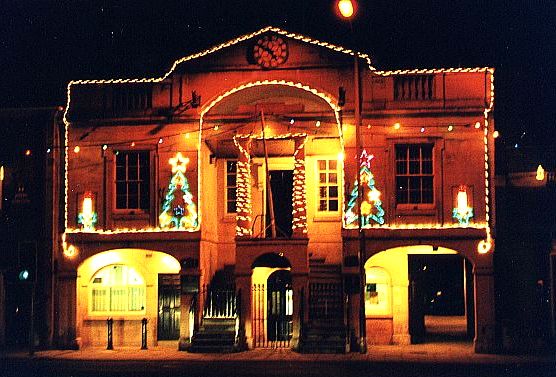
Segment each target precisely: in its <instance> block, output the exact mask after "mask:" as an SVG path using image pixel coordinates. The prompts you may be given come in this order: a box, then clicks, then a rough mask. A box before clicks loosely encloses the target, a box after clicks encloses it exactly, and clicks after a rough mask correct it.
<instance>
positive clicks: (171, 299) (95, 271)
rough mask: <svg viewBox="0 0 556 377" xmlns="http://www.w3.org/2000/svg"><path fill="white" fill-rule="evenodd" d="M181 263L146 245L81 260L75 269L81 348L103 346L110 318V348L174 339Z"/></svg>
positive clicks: (77, 322) (177, 336) (78, 329)
mask: <svg viewBox="0 0 556 377" xmlns="http://www.w3.org/2000/svg"><path fill="white" fill-rule="evenodd" d="M180 269H181V266H180V263H179V262H178V261H177V260H176V259H175V258H174V257H173V256H171V255H169V254H166V253H163V252H159V251H152V250H144V249H115V250H109V251H104V252H101V253H97V254H95V255H93V256H91V257H89V258H87V259H85V260H84V261H83V262H82V263H81V264H80V265H79V267H78V269H77V284H76V285H77V296H76V299H77V313H76V325H77V337H78V339H80V341H81V345H83V346H106V342H107V338H106V332H107V329H106V326H107V324H106V319H107V318H109V317H111V318H113V319H114V321H113V331H112V334H113V344H114V346H115V347H116V346H139V345H141V329H142V326H141V320H142V319H143V318H146V319H147V321H148V322H147V323H148V325H147V343H148V344H149V345H156V344H158V341H159V340H177V339H178V338H179V328H180V320H181V318H180V296H181V292H180V289H179V271H180Z"/></svg>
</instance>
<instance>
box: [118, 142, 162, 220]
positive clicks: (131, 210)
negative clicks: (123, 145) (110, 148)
mask: <svg viewBox="0 0 556 377" xmlns="http://www.w3.org/2000/svg"><path fill="white" fill-rule="evenodd" d="M151 152H152V151H151V150H150V149H147V148H138V149H137V150H135V149H133V150H132V149H123V150H122V149H119V150H117V151H114V163H113V167H114V178H113V182H114V185H113V190H114V191H113V206H112V207H113V210H114V213H117V214H149V213H150V212H151V207H152V196H153V195H152V191H153V190H152V186H153V174H152V169H153V161H152V153H151ZM132 153H136V154H137V155H138V159H137V171H138V173H137V179H136V180H130V179H129V178H128V177H129V176H128V159H126V179H125V180H118V166H119V165H118V158H119V157H120V156H122V155H126V156H127V155H130V154H132ZM140 154H145V155H146V156H147V160H146V161H147V162H148V169H147V178H148V181H147V185H146V186H147V198H146V199H144V200H142V198H141V195H142V192H141V190H140V187H141V179H140V171H141V166H140V163H139V161H140V158H139V155H140ZM118 183H125V184H126V185H128V184H129V183H135V184H137V185H138V190H137V207H130V206H129V193H127V194H126V207H125V208H119V207H118ZM143 201H145V202H146V205H145V206H142V204H141V203H142V202H143Z"/></svg>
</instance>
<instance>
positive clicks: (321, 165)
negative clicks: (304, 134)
mask: <svg viewBox="0 0 556 377" xmlns="http://www.w3.org/2000/svg"><path fill="white" fill-rule="evenodd" d="M318 164H319V170H326V160H319V162H318Z"/></svg>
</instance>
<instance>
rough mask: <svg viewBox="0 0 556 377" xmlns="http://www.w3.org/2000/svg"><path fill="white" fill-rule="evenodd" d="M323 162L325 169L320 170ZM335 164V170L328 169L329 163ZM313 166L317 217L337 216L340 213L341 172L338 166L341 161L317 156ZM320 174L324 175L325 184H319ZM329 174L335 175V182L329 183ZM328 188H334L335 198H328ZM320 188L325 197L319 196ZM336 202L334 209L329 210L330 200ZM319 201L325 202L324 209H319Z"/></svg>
mask: <svg viewBox="0 0 556 377" xmlns="http://www.w3.org/2000/svg"><path fill="white" fill-rule="evenodd" d="M321 161H324V162H325V164H326V167H325V169H324V170H323V169H321V166H320V162H321ZM332 161H333V162H335V163H336V168H335V169H334V168H330V162H332ZM315 164H316V168H315V172H316V178H315V180H316V185H315V187H316V188H317V190H316V193H315V199H316V212H317V213H318V214H319V215H323V214H330V215H337V214H339V213H340V211H341V209H342V208H341V197H342V193H341V192H340V190H341V183H340V179H341V175H340V174H341V172H340V164H341V161H339V160H338V159H337V158H331V157H327V156H319V157H317V158H316V160H315ZM321 174H325V177H326V179H325V182H321V180H320V176H321ZM331 174H336V182H335V183H334V182H330V175H331ZM330 187H336V191H337V196H336V197H334V196H330ZM321 188H326V196H325V197H324V199H323V197H322V196H321ZM334 199H335V200H336V209H335V210H330V202H331V200H334ZM321 200H325V202H326V209H324V210H323V209H321Z"/></svg>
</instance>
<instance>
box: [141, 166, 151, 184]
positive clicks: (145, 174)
mask: <svg viewBox="0 0 556 377" xmlns="http://www.w3.org/2000/svg"><path fill="white" fill-rule="evenodd" d="M139 179H141V180H142V181H147V182H148V181H149V165H141V168H140V170H139Z"/></svg>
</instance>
